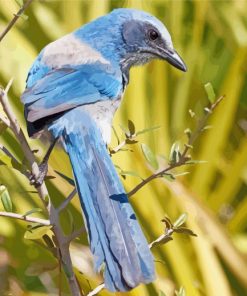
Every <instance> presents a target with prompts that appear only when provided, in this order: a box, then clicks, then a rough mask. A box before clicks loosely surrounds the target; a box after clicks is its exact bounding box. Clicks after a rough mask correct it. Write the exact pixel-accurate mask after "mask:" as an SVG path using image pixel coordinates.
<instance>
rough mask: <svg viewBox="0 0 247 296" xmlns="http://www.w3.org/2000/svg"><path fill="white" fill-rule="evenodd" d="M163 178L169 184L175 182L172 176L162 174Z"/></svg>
mask: <svg viewBox="0 0 247 296" xmlns="http://www.w3.org/2000/svg"><path fill="white" fill-rule="evenodd" d="M163 177H164V178H165V179H166V180H168V181H170V182H173V181H175V180H176V178H175V177H174V175H173V174H164V175H163Z"/></svg>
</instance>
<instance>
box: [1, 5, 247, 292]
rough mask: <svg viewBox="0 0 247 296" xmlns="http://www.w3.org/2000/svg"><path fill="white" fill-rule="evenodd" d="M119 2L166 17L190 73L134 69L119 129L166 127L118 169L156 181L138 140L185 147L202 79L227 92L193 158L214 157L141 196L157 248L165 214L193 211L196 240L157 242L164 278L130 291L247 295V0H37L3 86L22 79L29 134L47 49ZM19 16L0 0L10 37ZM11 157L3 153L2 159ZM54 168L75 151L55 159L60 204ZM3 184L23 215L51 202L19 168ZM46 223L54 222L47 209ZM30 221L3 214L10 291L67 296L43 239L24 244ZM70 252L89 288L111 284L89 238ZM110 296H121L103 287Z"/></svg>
mask: <svg viewBox="0 0 247 296" xmlns="http://www.w3.org/2000/svg"><path fill="white" fill-rule="evenodd" d="M117 7H135V8H139V9H143V10H146V11H148V12H150V13H152V14H154V15H155V16H157V17H159V18H160V19H161V20H162V21H163V22H164V23H165V24H166V26H167V28H168V30H169V31H170V32H171V35H172V38H173V43H174V46H175V48H176V49H177V51H178V52H179V53H180V54H181V56H182V57H183V58H184V60H185V61H186V64H187V66H188V72H187V73H180V72H179V71H177V70H176V69H172V67H171V66H170V65H167V64H165V63H163V62H160V61H154V62H152V63H151V64H149V65H146V66H144V67H142V68H141V67H140V68H135V69H133V70H132V71H131V79H130V85H129V87H128V89H127V92H126V94H125V99H124V101H123V103H122V106H121V108H120V110H119V111H118V112H117V114H116V116H115V120H114V126H115V128H116V130H117V131H118V133H119V134H120V132H121V129H120V128H119V124H121V125H123V126H126V125H127V120H128V119H131V120H132V121H133V122H134V123H135V125H136V128H137V130H140V129H143V128H148V127H152V126H157V125H159V126H161V128H160V129H158V130H156V131H153V132H152V133H147V134H143V135H142V136H140V138H139V143H138V144H136V145H132V146H131V148H132V149H133V150H134V152H133V153H131V152H120V153H118V154H116V155H114V156H113V161H114V163H115V164H117V165H119V166H120V167H121V168H122V169H123V170H127V171H135V172H138V173H139V174H140V175H141V176H142V177H146V176H148V175H149V174H150V173H151V172H150V170H149V168H148V167H147V164H146V163H145V159H144V157H143V155H142V153H141V149H140V143H146V144H148V145H149V146H150V147H151V148H152V149H153V150H154V151H155V153H156V154H157V155H161V156H165V157H167V156H168V155H169V150H170V147H171V145H172V143H173V142H174V141H179V142H181V143H183V141H184V140H185V136H184V132H183V131H184V130H185V128H187V127H192V128H193V126H194V119H192V118H191V117H190V116H189V112H188V110H189V109H191V110H193V111H194V112H196V114H197V115H198V116H201V114H202V110H203V107H204V106H205V105H207V104H208V101H207V98H206V94H205V91H204V84H205V83H207V82H211V83H212V85H213V87H214V89H215V92H216V93H217V95H223V94H224V95H226V98H225V100H224V101H223V102H222V103H221V105H220V106H219V107H218V109H217V110H216V111H215V113H214V114H213V116H212V118H211V120H210V123H209V124H210V125H212V128H211V129H209V130H207V131H206V132H204V133H203V135H202V136H201V137H200V139H199V140H198V141H197V143H196V145H195V148H194V149H193V153H192V154H193V157H194V158H195V159H199V160H206V161H208V162H207V163H203V164H199V165H196V166H194V167H193V166H190V167H189V168H185V169H186V170H189V171H190V174H189V175H186V176H184V177H180V178H178V179H177V180H176V181H174V182H168V181H165V180H156V181H153V182H152V183H150V184H149V185H147V186H146V187H144V188H143V189H142V190H140V191H139V192H138V193H137V194H136V195H135V196H134V197H132V200H131V202H132V204H133V206H134V208H135V210H136V212H137V214H138V217H139V220H140V222H141V225H142V227H143V230H144V232H145V234H146V236H147V239H148V241H152V240H154V239H156V238H157V237H158V236H159V235H161V234H162V233H163V231H164V228H163V224H162V223H161V222H160V220H161V219H162V218H163V217H164V216H165V215H168V216H169V217H170V218H171V219H172V220H173V221H174V220H175V219H176V218H177V217H178V216H179V215H180V214H181V213H184V212H186V213H188V220H187V226H188V227H190V228H191V229H193V231H194V232H196V233H197V235H198V237H197V238H194V237H188V236H185V235H181V234H180V235H174V240H173V241H171V242H169V243H168V244H166V245H164V246H158V247H156V248H155V249H154V250H153V253H154V256H155V259H156V260H157V261H156V269H157V280H156V281H155V282H154V283H153V284H150V285H148V286H143V285H142V286H140V287H138V288H136V289H135V290H133V291H132V292H130V293H127V294H126V295H132V296H134V295H136V296H147V295H151V296H155V295H159V293H160V291H163V292H164V293H165V295H167V296H172V295H175V294H174V291H175V290H178V289H179V287H181V286H183V287H184V288H185V290H186V295H187V296H199V295H206V296H228V295H229V296H230V295H238V296H242V295H243V296H244V295H247V263H246V258H247V256H246V255H247V227H246V226H247V1H238V0H236V1H179V0H178V1H163V0H153V1H134V0H133V1H106V0H94V1H93V0H92V1H89V0H88V1H41V0H40V1H34V3H32V5H31V6H30V8H29V9H28V10H27V11H26V15H28V20H25V19H20V20H19V21H18V23H17V25H16V26H15V27H14V28H13V29H12V30H11V31H10V32H9V33H8V35H7V36H6V37H5V39H4V40H3V41H2V42H1V44H0V84H1V85H2V86H6V84H7V82H8V81H9V80H10V78H11V77H14V79H15V80H14V84H13V87H12V88H11V91H10V96H9V97H10V101H11V104H12V106H13V108H14V110H15V112H16V114H17V116H18V118H19V120H20V122H21V124H22V125H23V129H25V123H24V119H23V106H22V104H21V103H20V94H21V93H22V91H23V90H24V87H25V79H26V75H27V72H28V69H29V67H30V66H31V63H32V61H33V60H34V58H35V56H36V55H37V54H38V52H39V51H40V50H41V49H42V48H43V47H44V46H45V45H46V44H47V43H49V42H51V41H53V40H55V39H57V38H59V37H61V36H62V35H64V34H66V33H69V32H71V31H72V30H74V29H76V28H78V27H79V26H81V25H82V24H84V23H86V22H88V21H90V20H92V19H94V18H96V17H98V16H101V15H103V14H105V13H107V12H108V11H110V10H112V9H113V8H117ZM18 9H19V8H18V5H17V3H16V2H15V1H14V0H0V31H2V30H3V29H4V28H5V26H6V24H7V23H8V22H9V21H10V20H11V18H12V17H13V14H14V13H16V12H17V11H18ZM122 138H123V137H122ZM0 141H1V143H2V144H4V145H5V146H6V147H8V148H9V150H10V151H12V153H13V154H14V155H15V156H16V157H17V158H18V159H19V160H20V161H21V160H22V159H23V154H22V152H21V149H20V147H19V144H18V143H17V142H16V140H15V139H14V137H13V135H12V133H11V132H9V131H8V130H6V131H5V132H4V133H2V134H1V136H0ZM29 143H30V145H31V147H32V148H33V149H39V151H38V153H37V157H39V159H41V158H42V155H44V152H45V150H46V148H47V145H45V144H42V143H41V142H40V141H39V140H29ZM114 145H116V140H115V138H114V137H113V141H112V144H111V146H112V147H114ZM2 157H3V155H2V154H0V160H1V159H2ZM0 164H1V163H0ZM54 170H58V171H60V172H63V173H64V174H65V175H67V176H70V177H71V176H72V175H71V168H70V164H69V161H68V159H67V156H66V155H65V153H64V152H63V151H62V150H60V149H56V150H55V151H54V152H53V154H52V157H51V160H50V168H49V175H51V176H54V177H55V178H54V179H52V180H49V181H47V185H48V188H49V192H50V195H51V196H52V199H53V201H54V203H55V204H56V205H58V204H59V203H60V202H61V201H62V200H63V199H64V198H65V197H66V196H67V195H68V194H69V193H70V192H71V191H72V189H73V188H72V186H70V185H69V184H68V183H67V182H66V181H64V179H62V178H61V177H59V176H58V175H57V174H56V172H55V171H54ZM179 171H182V169H179ZM123 182H124V185H125V187H126V190H127V191H129V190H131V188H133V187H134V186H135V185H136V184H137V183H138V182H139V179H138V178H136V177H131V176H128V177H127V178H126V180H125V181H124V180H123ZM0 183H2V184H4V185H5V186H7V188H8V190H9V193H10V196H11V198H12V201H13V204H14V211H15V212H17V213H25V212H26V211H28V210H30V209H32V208H33V207H42V205H41V204H40V201H39V198H38V196H37V194H36V193H35V192H33V188H32V187H31V186H30V185H29V184H28V181H27V180H26V179H25V177H23V176H22V175H21V174H20V173H19V172H18V171H17V170H15V169H13V168H11V165H9V166H6V165H0ZM0 210H3V208H2V205H0ZM36 216H40V217H44V216H43V215H42V213H39V214H36ZM72 217H73V220H74V222H73V221H72ZM72 222H73V223H75V224H76V227H79V226H80V225H81V223H82V218H81V214H80V207H79V203H78V200H77V198H75V199H74V200H73V202H72V203H71V205H70V206H69V207H68V210H67V211H65V212H64V213H63V215H62V217H61V223H62V224H63V226H64V229H65V231H66V232H69V231H71V224H72ZM26 226H27V225H26V223H25V222H20V221H14V220H10V219H8V218H3V217H0V295H15V296H19V295H32V296H41V295H57V288H56V287H57V284H58V283H57V282H58V271H57V269H54V264H55V263H56V262H55V260H54V259H53V258H52V256H51V255H50V253H49V252H47V251H46V250H45V249H43V248H42V247H41V246H40V245H39V244H38V241H31V240H27V239H24V233H25V231H26ZM71 252H72V258H73V262H74V265H75V267H76V269H77V271H78V273H77V274H78V277H79V278H80V283H81V286H82V287H83V290H84V291H85V292H86V293H87V292H88V291H90V289H91V288H93V287H95V286H96V285H97V284H99V283H100V282H101V281H102V279H101V278H100V277H99V276H97V277H96V276H95V275H94V273H93V270H92V258H91V255H90V252H89V249H88V247H87V240H86V237H84V238H81V239H80V240H78V241H77V242H76V243H75V244H73V245H72V248H71ZM62 284H63V295H69V292H68V287H67V285H66V280H65V279H64V280H63V282H62ZM100 295H102V296H103V295H111V294H110V293H108V292H106V291H103V292H101V293H100ZM118 295H122V294H121V293H118Z"/></svg>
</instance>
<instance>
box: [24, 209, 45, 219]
mask: <svg viewBox="0 0 247 296" xmlns="http://www.w3.org/2000/svg"><path fill="white" fill-rule="evenodd" d="M40 212H42V209H40V208H33V209H32V210H30V211H27V212H26V213H25V214H23V217H26V216H29V215H32V214H34V213H40Z"/></svg>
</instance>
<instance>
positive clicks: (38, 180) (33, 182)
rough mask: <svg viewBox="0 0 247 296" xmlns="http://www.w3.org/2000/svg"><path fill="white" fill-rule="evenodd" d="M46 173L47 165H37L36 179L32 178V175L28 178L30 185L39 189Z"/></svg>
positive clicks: (43, 163) (45, 163) (44, 163)
mask: <svg viewBox="0 0 247 296" xmlns="http://www.w3.org/2000/svg"><path fill="white" fill-rule="evenodd" d="M47 172H48V164H47V162H42V163H41V164H40V165H39V175H38V176H37V177H36V176H34V175H33V174H31V175H30V177H29V181H30V185H32V186H35V187H36V188H38V187H40V186H41V185H42V184H43V182H44V179H45V177H46V175H47Z"/></svg>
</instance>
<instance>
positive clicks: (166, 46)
mask: <svg viewBox="0 0 247 296" xmlns="http://www.w3.org/2000/svg"><path fill="white" fill-rule="evenodd" d="M122 10H123V9H118V10H115V11H113V12H112V14H114V13H118V12H121V11H122ZM128 11H129V13H130V14H131V16H132V18H130V19H129V20H126V21H125V22H124V23H123V26H122V36H123V39H124V42H125V47H126V55H125V56H124V57H123V60H122V63H123V65H125V66H126V67H130V66H132V65H137V64H143V63H146V62H149V61H150V60H151V59H163V60H166V61H167V62H168V63H170V64H171V65H173V66H174V67H176V68H178V69H179V70H182V71H186V70H187V68H186V65H185V63H184V61H183V60H182V58H181V57H180V56H179V55H178V53H177V52H176V50H175V49H174V47H173V44H172V40H171V36H170V34H169V32H168V31H167V29H166V27H165V26H164V24H163V23H162V22H160V21H159V20H158V19H157V18H155V17H154V16H152V15H150V14H148V13H145V12H143V11H139V10H128Z"/></svg>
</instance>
